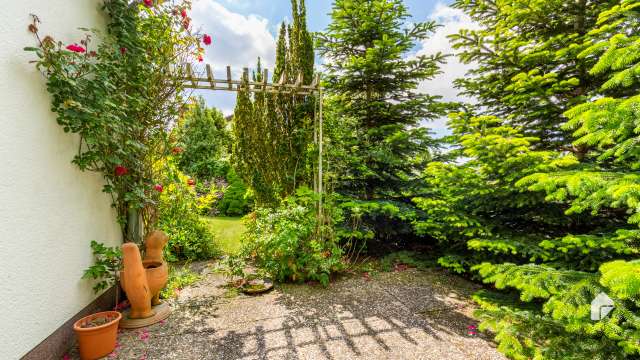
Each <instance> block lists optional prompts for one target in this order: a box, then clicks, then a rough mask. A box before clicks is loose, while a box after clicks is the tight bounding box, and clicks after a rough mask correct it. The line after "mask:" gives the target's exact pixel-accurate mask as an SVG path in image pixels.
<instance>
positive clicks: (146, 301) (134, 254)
mask: <svg viewBox="0 0 640 360" xmlns="http://www.w3.org/2000/svg"><path fill="white" fill-rule="evenodd" d="M168 241H169V237H168V236H167V235H166V234H165V233H163V232H162V231H157V230H156V231H153V232H151V233H150V234H149V236H147V238H146V239H145V250H146V251H145V257H144V260H143V259H142V258H141V256H140V249H138V245H136V244H134V243H127V244H124V245H122V261H123V265H124V266H123V270H122V274H121V276H120V283H121V284H122V288H123V289H124V291H125V292H126V293H127V298H128V299H129V303H130V304H131V310H130V311H129V312H128V313H125V314H124V315H125V316H124V318H123V319H122V321H121V322H120V326H121V327H123V328H137V327H142V326H148V325H151V324H154V323H156V322H158V321H160V320H163V319H165V318H166V317H167V316H168V315H169V307H168V306H166V304H162V303H161V302H160V291H161V290H162V289H163V288H164V287H165V285H166V284H167V279H168V277H169V268H168V266H167V263H166V262H165V261H164V259H163V257H162V250H163V248H164V246H165V245H166V244H167V242H168Z"/></svg>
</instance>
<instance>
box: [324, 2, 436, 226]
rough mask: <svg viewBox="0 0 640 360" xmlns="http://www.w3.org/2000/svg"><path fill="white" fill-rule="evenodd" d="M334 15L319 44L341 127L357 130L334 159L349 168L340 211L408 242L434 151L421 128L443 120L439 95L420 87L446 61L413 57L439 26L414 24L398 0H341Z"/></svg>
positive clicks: (339, 183) (339, 185)
mask: <svg viewBox="0 0 640 360" xmlns="http://www.w3.org/2000/svg"><path fill="white" fill-rule="evenodd" d="M331 17H332V22H331V24H330V25H329V26H328V28H327V30H326V31H325V32H324V33H323V34H321V35H320V42H319V48H320V51H321V53H322V54H323V55H324V56H325V58H326V59H327V64H326V68H327V71H328V74H327V78H326V80H327V89H328V91H329V93H330V95H332V96H333V99H332V104H333V107H334V110H335V112H336V114H334V115H335V116H336V117H337V118H338V121H342V122H350V123H352V125H353V128H352V129H351V130H352V131H353V132H352V133H351V134H348V135H345V137H343V138H341V139H340V141H341V142H342V144H341V146H342V147H343V149H344V153H343V154H342V158H340V159H333V160H334V161H338V162H342V163H343V164H342V167H341V168H342V169H343V170H344V171H343V173H341V174H339V175H338V177H337V179H336V183H335V184H334V186H335V190H336V191H337V192H338V193H339V194H340V195H342V196H344V197H345V199H346V200H349V201H347V202H345V203H344V204H343V205H344V206H345V207H346V208H348V209H349V211H350V212H351V214H352V215H353V216H361V218H360V219H361V220H363V222H362V223H361V224H362V227H361V228H359V229H358V230H364V236H372V235H375V236H376V237H377V238H378V239H391V238H399V237H402V236H408V235H409V234H410V233H411V231H410V230H411V229H410V226H409V220H410V217H411V213H412V212H413V211H414V209H413V208H412V205H411V202H410V200H409V199H410V196H411V194H412V193H413V192H414V190H415V185H416V182H415V180H416V174H417V171H418V169H419V168H421V167H422V166H423V165H424V163H425V161H426V160H428V159H429V156H430V155H429V152H430V150H431V149H433V147H434V141H433V140H432V139H431V137H430V136H429V132H428V130H427V129H426V128H425V127H422V126H421V122H423V121H425V120H431V119H434V118H437V117H438V116H441V114H442V107H441V105H440V104H439V103H438V97H436V96H431V95H428V94H420V93H418V92H416V88H417V86H418V84H419V83H420V82H421V81H424V80H429V79H432V78H433V77H434V76H435V75H436V74H438V72H439V63H441V62H442V61H443V60H444V56H443V55H442V54H436V55H433V56H417V57H413V58H412V57H410V56H409V55H410V51H411V50H412V49H413V47H414V46H415V45H416V43H417V42H419V41H422V40H425V39H427V37H428V36H429V35H430V34H431V33H433V31H434V30H435V29H436V24H435V23H433V22H417V23H411V24H410V23H409V22H408V19H409V13H408V11H407V8H406V7H405V5H404V4H403V2H402V1H400V0H363V1H351V0H336V1H335V2H334V4H333V11H332V13H331ZM340 119H342V120H340ZM341 136H342V135H341ZM358 233H360V234H361V233H362V232H360V231H359V232H358ZM354 234H356V233H354Z"/></svg>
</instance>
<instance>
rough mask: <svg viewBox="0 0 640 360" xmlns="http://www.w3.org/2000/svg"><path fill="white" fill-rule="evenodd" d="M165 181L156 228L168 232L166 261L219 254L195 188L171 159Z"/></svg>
mask: <svg viewBox="0 0 640 360" xmlns="http://www.w3.org/2000/svg"><path fill="white" fill-rule="evenodd" d="M166 167H167V169H169V171H167V173H166V174H167V175H166V176H167V177H170V178H171V179H168V181H167V182H168V185H167V186H165V187H164V189H163V192H162V194H161V196H160V199H159V204H158V212H159V218H158V228H159V229H160V230H162V231H164V232H165V233H166V234H167V235H168V236H169V243H168V244H167V246H166V247H165V259H166V260H167V261H179V260H204V259H210V258H212V257H215V256H216V255H218V254H219V252H218V250H217V248H216V246H215V242H214V235H213V233H212V232H211V230H210V228H209V226H208V225H207V223H206V222H205V221H204V220H202V219H201V218H200V216H199V215H198V208H197V202H196V192H195V189H194V188H193V186H191V185H188V180H189V178H188V177H187V176H185V175H184V174H183V173H182V172H180V171H179V170H178V169H177V168H176V166H175V164H173V159H171V158H170V159H168V160H167V164H166Z"/></svg>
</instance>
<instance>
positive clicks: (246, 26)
mask: <svg viewBox="0 0 640 360" xmlns="http://www.w3.org/2000/svg"><path fill="white" fill-rule="evenodd" d="M451 2H452V1H450V0H405V4H406V5H407V7H408V9H409V12H410V13H411V15H412V19H410V21H426V20H435V21H437V22H438V23H440V24H442V27H441V28H439V30H438V31H437V32H436V33H435V34H434V35H433V36H432V37H431V39H429V40H428V41H425V42H423V43H420V44H418V45H417V46H416V48H415V53H416V54H430V53H435V52H437V51H441V52H444V53H451V52H452V50H451V47H450V44H449V42H448V39H447V38H446V36H447V35H448V34H450V33H454V32H457V31H458V30H459V29H460V28H472V27H474V26H475V24H473V22H472V21H471V20H470V19H469V18H468V17H467V16H466V15H465V14H463V13H462V12H460V11H459V10H456V9H453V8H451V7H450V6H449V5H450V3H451ZM306 4H307V23H308V26H309V29H310V30H311V31H322V30H324V29H325V28H326V26H327V24H329V22H330V21H331V17H330V15H329V13H330V12H331V5H332V1H330V0H307V1H306ZM191 17H192V18H193V24H194V26H195V27H196V29H200V31H202V32H205V33H208V34H211V35H212V36H213V41H214V43H213V46H212V47H207V49H206V50H207V53H206V58H205V61H206V62H207V63H209V64H211V65H212V66H213V68H214V73H215V74H216V76H222V75H223V72H224V69H225V67H226V65H232V69H233V70H234V73H235V74H236V76H238V75H239V72H240V71H241V69H242V68H243V67H253V66H255V62H256V58H257V57H258V56H260V57H261V58H262V59H263V61H264V63H266V66H267V67H269V68H272V66H273V59H274V57H275V39H276V36H277V31H278V28H279V26H280V23H281V22H282V21H283V20H284V21H289V19H290V18H291V2H290V0H194V2H193V9H192V12H191ZM411 55H414V54H410V55H409V56H411ZM468 68H469V67H468V66H467V65H463V64H460V63H459V62H457V61H456V60H455V58H454V59H451V60H450V61H449V62H448V63H447V64H446V65H444V66H443V67H442V71H443V74H442V75H440V76H438V78H437V79H434V80H433V81H429V82H425V83H422V84H420V87H419V91H423V92H427V93H430V94H435V95H442V96H443V97H444V98H445V99H446V100H457V99H459V97H458V96H457V91H456V90H455V89H454V88H453V86H452V81H453V79H455V78H457V77H461V76H463V75H464V73H465V72H466V70H467V69H468ZM202 95H203V96H204V97H205V99H206V100H207V103H208V104H209V105H210V106H215V107H217V108H219V109H220V110H221V111H222V112H223V113H225V114H231V113H232V112H233V107H234V105H235V94H234V93H227V92H203V93H202ZM444 122H445V120H444V119H440V120H438V121H435V122H434V123H430V124H425V125H426V126H429V127H430V128H432V129H433V130H434V131H435V132H436V133H437V134H440V135H443V134H446V133H447V129H446V126H445V125H444Z"/></svg>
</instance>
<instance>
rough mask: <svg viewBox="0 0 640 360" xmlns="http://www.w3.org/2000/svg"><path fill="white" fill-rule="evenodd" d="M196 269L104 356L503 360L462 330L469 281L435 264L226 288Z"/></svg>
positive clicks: (471, 322) (468, 317)
mask: <svg viewBox="0 0 640 360" xmlns="http://www.w3.org/2000/svg"><path fill="white" fill-rule="evenodd" d="M198 268H199V271H201V273H202V274H203V275H204V278H203V280H202V281H200V282H198V283H197V284H195V285H193V286H191V287H189V288H187V289H183V290H182V291H181V292H180V295H179V297H178V298H177V299H175V300H172V301H171V307H172V309H173V310H172V314H171V315H170V317H169V318H168V319H167V320H166V322H164V323H161V324H156V325H154V326H151V327H149V328H147V329H143V330H129V331H124V330H123V331H121V332H120V334H119V339H118V342H119V345H118V348H117V350H116V351H115V352H114V353H113V354H112V355H111V358H114V359H147V360H150V359H181V360H182V359H185V360H186V359H336V360H337V359H447V360H448V359H451V360H455V359H465V360H467V359H483V360H484V359H487V360H489V359H505V357H504V356H502V355H501V354H500V353H499V352H498V351H497V350H496V349H495V347H494V344H493V343H492V342H491V341H490V340H489V339H488V338H486V337H484V336H483V335H478V336H473V337H470V336H467V326H469V325H477V323H476V321H475V320H474V319H473V318H472V317H471V312H472V311H473V305H472V303H471V302H470V300H469V296H470V294H471V293H472V292H473V291H475V290H476V288H475V287H474V285H473V284H471V283H468V282H466V281H464V280H462V279H460V278H457V277H454V276H451V275H447V274H445V273H442V272H440V271H437V270H429V271H417V270H412V269H409V270H407V271H403V272H392V273H381V274H378V275H375V276H371V277H370V278H364V277H361V276H357V275H352V276H347V277H343V278H341V279H339V280H337V281H335V282H333V283H332V284H331V285H330V286H329V287H328V288H326V289H325V288H322V287H320V286H309V285H277V286H276V289H275V290H273V291H271V292H269V293H267V294H264V295H260V296H245V295H239V296H235V297H228V296H225V294H226V292H227V290H226V289H225V288H224V284H225V281H224V278H223V277H222V276H221V275H220V274H217V273H215V272H213V271H211V270H210V269H211V267H209V266H206V265H203V264H200V265H199V266H198ZM70 355H71V358H75V356H77V355H76V354H75V351H73V352H72V353H71V354H70Z"/></svg>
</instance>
